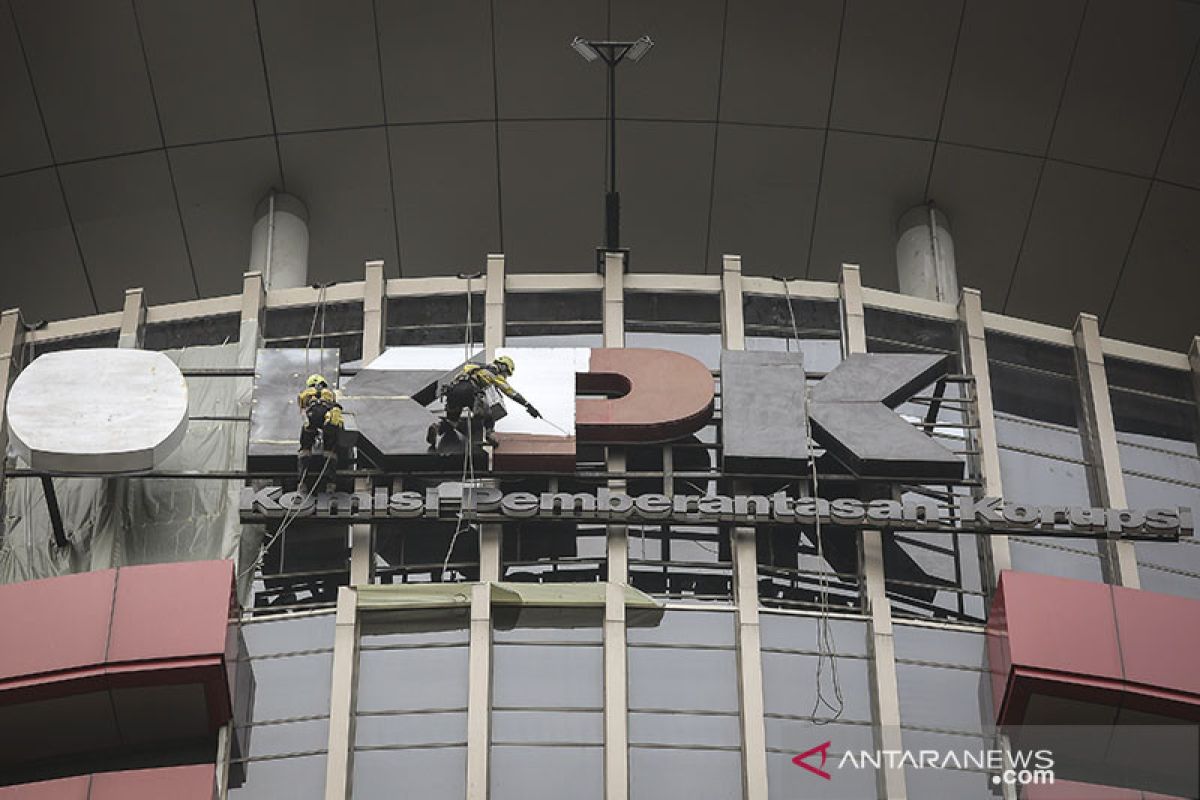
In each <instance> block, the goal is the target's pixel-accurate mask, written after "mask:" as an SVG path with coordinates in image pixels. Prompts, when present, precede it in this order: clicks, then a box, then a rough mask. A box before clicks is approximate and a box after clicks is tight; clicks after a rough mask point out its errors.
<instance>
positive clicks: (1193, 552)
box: [1137, 542, 1200, 598]
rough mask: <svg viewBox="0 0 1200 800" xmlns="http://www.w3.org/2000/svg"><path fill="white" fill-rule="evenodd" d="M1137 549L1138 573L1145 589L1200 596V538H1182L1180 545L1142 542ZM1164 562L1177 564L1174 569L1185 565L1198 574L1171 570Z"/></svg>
mask: <svg viewBox="0 0 1200 800" xmlns="http://www.w3.org/2000/svg"><path fill="white" fill-rule="evenodd" d="M1137 553H1138V575H1139V576H1140V577H1141V580H1142V588H1143V589H1145V590H1146V591H1149V592H1159V593H1161V594H1174V595H1179V596H1180V597H1195V598H1200V542H1198V543H1193V542H1187V543H1183V542H1181V543H1179V544H1178V545H1174V544H1148V543H1144V542H1139V543H1138V544H1137ZM1143 559H1145V561H1143ZM1148 562H1158V563H1148ZM1163 563H1166V564H1168V565H1170V564H1174V567H1173V568H1174V569H1185V570H1187V571H1188V572H1190V573H1197V574H1191V575H1187V574H1179V573H1177V572H1171V571H1168V568H1167V567H1164V566H1162V564H1163Z"/></svg>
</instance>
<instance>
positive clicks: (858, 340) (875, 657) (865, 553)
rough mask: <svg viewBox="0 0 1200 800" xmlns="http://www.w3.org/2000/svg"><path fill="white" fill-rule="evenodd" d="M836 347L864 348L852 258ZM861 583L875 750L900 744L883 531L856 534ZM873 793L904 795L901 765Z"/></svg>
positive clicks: (845, 271) (884, 773)
mask: <svg viewBox="0 0 1200 800" xmlns="http://www.w3.org/2000/svg"><path fill="white" fill-rule="evenodd" d="M841 310H842V350H843V352H844V353H845V354H846V355H850V354H853V353H865V352H867V330H866V325H865V318H864V316H863V301H862V276H861V275H860V273H859V269H858V265H857V264H843V265H842V281H841ZM859 542H860V546H861V549H862V571H863V587H864V590H865V593H866V601H867V614H868V616H869V618H870V625H871V706H872V709H873V711H874V716H875V719H876V721H877V723H878V727H876V728H874V733H875V736H876V738H877V742H876V744H877V746H878V747H879V749H881V750H900V749H901V748H902V747H903V744H902V742H901V738H902V737H901V734H900V689H899V684H898V680H897V677H896V640H895V638H894V636H893V633H892V606H891V604H890V603H889V602H888V598H887V588H886V583H885V579H886V578H885V575H884V567H883V534H882V532H880V531H877V530H864V531H863V532H862V533H861V534H860V539H859ZM878 775H879V779H878V789H879V796H880V797H881V798H885V800H905V799H906V798H907V797H908V789H907V785H906V782H905V777H904V768H903V767H900V766H895V767H892V766H886V765H885V766H883V767H882V768H881V769H880V770H879V773H878Z"/></svg>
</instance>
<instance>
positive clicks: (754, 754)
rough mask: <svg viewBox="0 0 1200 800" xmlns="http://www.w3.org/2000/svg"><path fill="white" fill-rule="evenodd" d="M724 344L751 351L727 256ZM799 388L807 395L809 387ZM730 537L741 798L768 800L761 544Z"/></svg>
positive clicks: (732, 262) (735, 272)
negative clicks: (759, 586)
mask: <svg viewBox="0 0 1200 800" xmlns="http://www.w3.org/2000/svg"><path fill="white" fill-rule="evenodd" d="M721 342H722V344H723V345H724V347H725V349H726V350H744V349H745V347H746V325H745V317H744V315H743V314H742V259H741V257H739V256H729V255H727V256H725V257H724V259H722V262H721ZM800 389H801V391H803V389H804V387H800ZM734 491H735V492H739V493H740V492H746V493H749V489H748V487H746V486H740V487H737V486H735V489H734ZM730 535H731V536H732V537H733V538H732V542H731V544H732V550H733V570H734V572H733V599H734V604H735V605H736V607H737V654H738V697H739V699H740V705H741V712H742V713H741V725H742V765H743V769H742V794H743V796H744V797H745V798H746V800H767V732H766V722H765V720H764V717H763V712H764V710H765V709H764V704H763V670H762V637H761V635H760V631H759V616H758V543H757V539H756V532H755V529H754V527H753V526H744V527H735V528H733V530H732V531H731V534H730Z"/></svg>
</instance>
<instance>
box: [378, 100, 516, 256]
mask: <svg viewBox="0 0 1200 800" xmlns="http://www.w3.org/2000/svg"><path fill="white" fill-rule="evenodd" d="M388 135H389V136H390V137H391V143H392V166H393V170H394V174H393V179H394V181H395V185H396V224H397V225H398V226H399V230H400V257H401V267H402V271H403V274H404V276H405V277H414V276H418V275H446V274H455V273H459V272H479V271H481V270H483V269H484V266H485V264H486V263H487V261H486V259H487V254H488V253H496V252H500V209H499V194H500V186H499V183H498V181H497V176H496V128H495V125H494V123H491V122H473V123H462V124H454V125H405V126H401V127H394V128H391V129H390V130H389V131H388Z"/></svg>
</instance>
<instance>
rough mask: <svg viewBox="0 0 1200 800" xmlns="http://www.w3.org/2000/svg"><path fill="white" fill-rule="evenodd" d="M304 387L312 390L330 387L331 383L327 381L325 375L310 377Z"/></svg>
mask: <svg viewBox="0 0 1200 800" xmlns="http://www.w3.org/2000/svg"><path fill="white" fill-rule="evenodd" d="M304 385H305V386H307V387H308V388H310V389H311V388H313V387H314V386H328V385H329V381H327V380H325V376H324V375H309V376H308V380H307V381H305V382H304Z"/></svg>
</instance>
